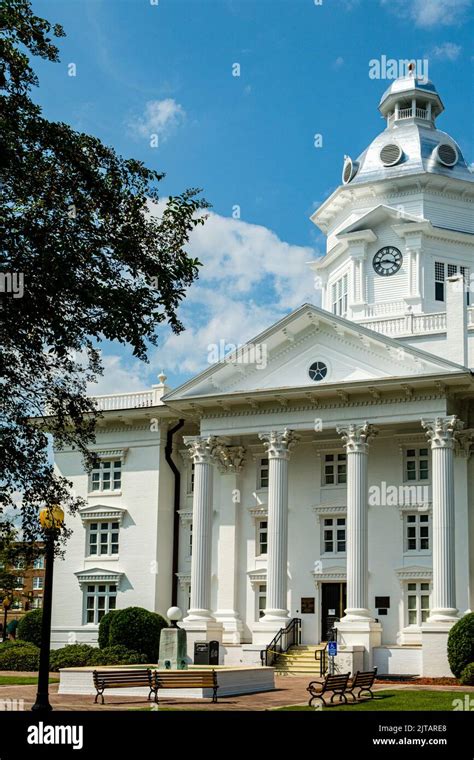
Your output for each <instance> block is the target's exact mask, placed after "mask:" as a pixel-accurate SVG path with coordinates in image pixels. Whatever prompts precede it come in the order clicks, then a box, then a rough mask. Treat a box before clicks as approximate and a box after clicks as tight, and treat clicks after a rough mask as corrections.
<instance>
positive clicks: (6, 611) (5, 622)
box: [3, 596, 11, 641]
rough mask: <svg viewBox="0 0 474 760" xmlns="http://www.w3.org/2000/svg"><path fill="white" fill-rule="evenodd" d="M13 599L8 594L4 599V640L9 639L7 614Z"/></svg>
mask: <svg viewBox="0 0 474 760" xmlns="http://www.w3.org/2000/svg"><path fill="white" fill-rule="evenodd" d="M10 605H11V599H9V598H8V596H6V597H5V599H4V600H3V641H6V640H7V615H8V610H9V609H10Z"/></svg>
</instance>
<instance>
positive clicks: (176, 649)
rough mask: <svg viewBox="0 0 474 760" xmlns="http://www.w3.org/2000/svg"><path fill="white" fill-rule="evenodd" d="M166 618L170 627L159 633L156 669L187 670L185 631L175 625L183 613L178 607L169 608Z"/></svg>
mask: <svg viewBox="0 0 474 760" xmlns="http://www.w3.org/2000/svg"><path fill="white" fill-rule="evenodd" d="M166 616H167V618H168V620H169V621H170V623H171V625H170V627H169V628H163V629H162V631H161V635H160V650H159V656H158V667H159V668H163V669H165V670H187V667H188V663H187V655H186V631H185V630H184V629H183V628H178V625H177V624H178V621H179V620H181V618H182V617H183V613H182V612H181V610H180V609H179V607H170V608H169V610H168V612H167V613H166Z"/></svg>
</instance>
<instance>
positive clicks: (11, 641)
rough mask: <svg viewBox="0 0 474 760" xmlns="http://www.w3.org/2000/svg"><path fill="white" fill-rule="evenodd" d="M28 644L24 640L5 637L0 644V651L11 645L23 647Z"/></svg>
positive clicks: (9, 647)
mask: <svg viewBox="0 0 474 760" xmlns="http://www.w3.org/2000/svg"><path fill="white" fill-rule="evenodd" d="M25 646H29V644H28V643H27V642H26V641H19V640H18V639H7V640H6V641H2V642H1V644H0V652H3V651H4V650H5V649H11V648H12V647H25Z"/></svg>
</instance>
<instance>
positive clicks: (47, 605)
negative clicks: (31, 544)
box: [31, 507, 64, 712]
mask: <svg viewBox="0 0 474 760" xmlns="http://www.w3.org/2000/svg"><path fill="white" fill-rule="evenodd" d="M63 520H64V512H63V510H62V509H61V507H44V508H43V509H42V510H41V512H40V523H41V527H42V528H43V532H44V534H45V544H46V546H45V572H44V594H43V614H42V619H41V647H40V659H39V671H38V691H37V694H36V702H35V704H34V705H33V707H32V708H31V709H32V710H34V711H35V712H50V711H51V710H52V709H53V708H52V707H51V705H50V704H49V650H50V646H51V608H52V602H53V565H54V544H55V540H56V536H57V534H58V532H59V530H60V529H61V525H62V524H63Z"/></svg>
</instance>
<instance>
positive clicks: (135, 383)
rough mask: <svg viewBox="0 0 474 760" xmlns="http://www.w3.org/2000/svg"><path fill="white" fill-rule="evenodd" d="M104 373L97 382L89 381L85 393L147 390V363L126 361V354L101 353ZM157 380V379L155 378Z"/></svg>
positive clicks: (97, 393) (96, 394)
mask: <svg viewBox="0 0 474 760" xmlns="http://www.w3.org/2000/svg"><path fill="white" fill-rule="evenodd" d="M102 364H103V366H104V374H103V376H102V377H100V378H99V379H98V382H97V383H89V385H88V387H87V393H88V394H90V395H91V396H103V395H106V394H108V393H128V392H129V391H139V390H148V389H149V387H150V383H149V382H148V380H147V379H146V375H147V373H148V369H149V368H148V365H146V364H144V363H142V362H139V361H137V360H136V359H134V360H133V362H132V363H131V364H130V363H127V358H126V356H125V355H124V356H119V355H117V354H103V355H102ZM156 382H158V380H156Z"/></svg>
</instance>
